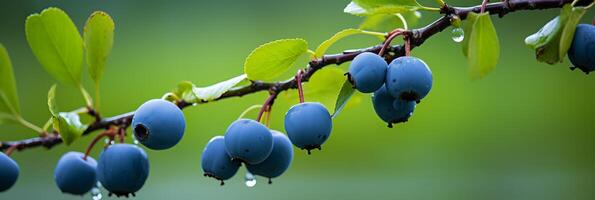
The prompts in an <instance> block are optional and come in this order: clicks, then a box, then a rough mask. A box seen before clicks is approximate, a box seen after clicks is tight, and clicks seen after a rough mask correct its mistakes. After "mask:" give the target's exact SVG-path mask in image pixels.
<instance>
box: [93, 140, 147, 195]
mask: <svg viewBox="0 0 595 200" xmlns="http://www.w3.org/2000/svg"><path fill="white" fill-rule="evenodd" d="M148 176H149V160H148V159H147V154H146V153H145V151H144V150H142V149H141V148H139V147H138V146H135V145H131V144H114V145H110V146H109V147H108V148H107V149H106V150H105V151H103V152H102V153H101V156H99V163H98V164H97V179H98V180H99V181H100V182H101V185H103V187H105V189H107V190H108V191H109V192H110V195H111V194H112V193H113V194H115V195H116V196H126V197H128V194H132V196H134V195H135V194H134V193H135V192H137V191H138V190H140V188H142V187H143V185H144V184H145V181H146V180H147V177H148Z"/></svg>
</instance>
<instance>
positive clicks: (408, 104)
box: [372, 86, 415, 127]
mask: <svg viewBox="0 0 595 200" xmlns="http://www.w3.org/2000/svg"><path fill="white" fill-rule="evenodd" d="M372 103H373V105H374V111H376V114H377V115H378V117H380V119H382V120H383V121H385V122H386V123H388V126H389V127H392V124H396V123H401V122H406V121H407V120H409V117H411V115H412V114H413V110H414V109H415V102H414V101H405V100H402V99H395V98H394V97H393V96H391V95H390V94H388V91H387V90H386V87H385V86H382V87H381V88H380V89H379V90H377V91H376V92H374V95H373V96H372Z"/></svg>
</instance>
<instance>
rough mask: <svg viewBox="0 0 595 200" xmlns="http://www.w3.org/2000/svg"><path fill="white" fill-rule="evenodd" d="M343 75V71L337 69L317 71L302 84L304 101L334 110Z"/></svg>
mask: <svg viewBox="0 0 595 200" xmlns="http://www.w3.org/2000/svg"><path fill="white" fill-rule="evenodd" d="M344 74H345V71H343V70H342V69H340V68H337V67H325V68H322V69H320V70H319V71H317V72H316V73H315V74H314V75H312V77H310V80H309V81H308V82H306V83H305V84H304V96H305V99H306V101H309V102H320V103H322V104H323V105H324V106H325V107H326V108H327V109H328V110H329V111H331V110H336V109H335V104H336V103H337V97H338V96H339V94H340V92H341V89H342V88H343V85H344V84H343V83H344V82H345V75H344Z"/></svg>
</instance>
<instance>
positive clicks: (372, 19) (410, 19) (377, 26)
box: [359, 11, 421, 32]
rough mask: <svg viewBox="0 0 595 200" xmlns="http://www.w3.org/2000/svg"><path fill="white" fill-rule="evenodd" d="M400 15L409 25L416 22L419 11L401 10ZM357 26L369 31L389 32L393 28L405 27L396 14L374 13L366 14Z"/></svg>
mask: <svg viewBox="0 0 595 200" xmlns="http://www.w3.org/2000/svg"><path fill="white" fill-rule="evenodd" d="M401 15H402V16H403V18H404V19H405V20H406V21H407V25H408V26H409V27H411V26H414V25H415V24H417V21H418V20H419V19H420V18H421V13H420V12H418V11H408V12H403V13H401ZM359 28H360V29H364V30H370V31H382V32H389V31H392V30H394V29H395V28H405V25H404V24H403V22H402V20H401V19H400V18H399V17H398V16H397V15H396V14H376V15H370V16H367V17H366V18H365V19H364V21H363V22H362V23H361V24H360V25H359Z"/></svg>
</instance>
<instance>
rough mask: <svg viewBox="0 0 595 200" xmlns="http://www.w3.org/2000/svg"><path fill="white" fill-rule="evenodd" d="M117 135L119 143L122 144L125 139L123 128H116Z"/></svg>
mask: <svg viewBox="0 0 595 200" xmlns="http://www.w3.org/2000/svg"><path fill="white" fill-rule="evenodd" d="M118 133H119V134H118V135H119V136H120V143H124V139H126V131H125V130H124V128H118Z"/></svg>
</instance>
